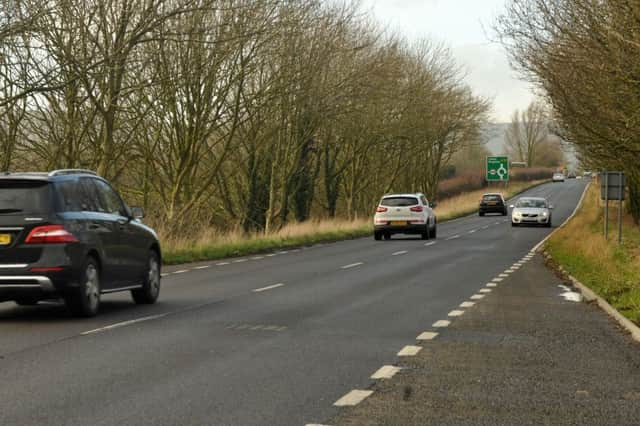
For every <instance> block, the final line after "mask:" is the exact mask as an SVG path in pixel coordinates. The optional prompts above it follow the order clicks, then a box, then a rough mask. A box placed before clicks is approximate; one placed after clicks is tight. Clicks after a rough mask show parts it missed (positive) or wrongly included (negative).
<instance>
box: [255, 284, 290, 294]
mask: <svg viewBox="0 0 640 426" xmlns="http://www.w3.org/2000/svg"><path fill="white" fill-rule="evenodd" d="M283 285H284V283H278V284H273V285H268V286H266V287H262V288H256V289H253V290H251V291H253V292H254V293H260V292H263V291H267V290H273V289H274V288H278V287H282V286H283Z"/></svg>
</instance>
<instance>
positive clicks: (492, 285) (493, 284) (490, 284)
mask: <svg viewBox="0 0 640 426" xmlns="http://www.w3.org/2000/svg"><path fill="white" fill-rule="evenodd" d="M487 287H498V284H496V283H487Z"/></svg>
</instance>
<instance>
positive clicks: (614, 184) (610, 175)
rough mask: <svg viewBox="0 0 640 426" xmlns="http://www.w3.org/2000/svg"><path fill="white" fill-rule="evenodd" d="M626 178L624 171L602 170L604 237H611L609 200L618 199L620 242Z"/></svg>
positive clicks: (601, 193) (619, 241) (619, 239)
mask: <svg viewBox="0 0 640 426" xmlns="http://www.w3.org/2000/svg"><path fill="white" fill-rule="evenodd" d="M625 185H626V179H625V176H624V173H623V172H609V171H607V170H605V171H604V172H602V178H601V179H600V198H601V199H602V200H604V238H605V240H606V239H608V238H609V200H617V201H618V243H621V242H622V208H623V205H622V201H623V200H624V196H625V193H624V191H625Z"/></svg>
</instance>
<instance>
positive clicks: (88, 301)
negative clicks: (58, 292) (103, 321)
mask: <svg viewBox="0 0 640 426" xmlns="http://www.w3.org/2000/svg"><path fill="white" fill-rule="evenodd" d="M80 280H81V282H80V285H79V287H76V288H72V289H70V290H69V292H68V293H67V294H66V295H65V298H64V301H65V304H66V305H67V308H69V310H70V311H71V313H72V314H73V315H74V316H77V317H92V316H94V315H96V314H97V313H98V309H99V308H100V267H99V266H98V262H97V261H96V259H95V258H93V257H91V256H89V257H87V260H86V261H85V263H84V266H83V268H82V276H81V278H80Z"/></svg>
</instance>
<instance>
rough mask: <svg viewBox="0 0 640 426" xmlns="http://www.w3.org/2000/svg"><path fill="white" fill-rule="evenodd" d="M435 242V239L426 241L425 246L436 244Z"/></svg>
mask: <svg viewBox="0 0 640 426" xmlns="http://www.w3.org/2000/svg"><path fill="white" fill-rule="evenodd" d="M435 243H436V242H435V241H430V242H428V243H425V244H424V246H425V247H429V246H432V245H434V244H435Z"/></svg>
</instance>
